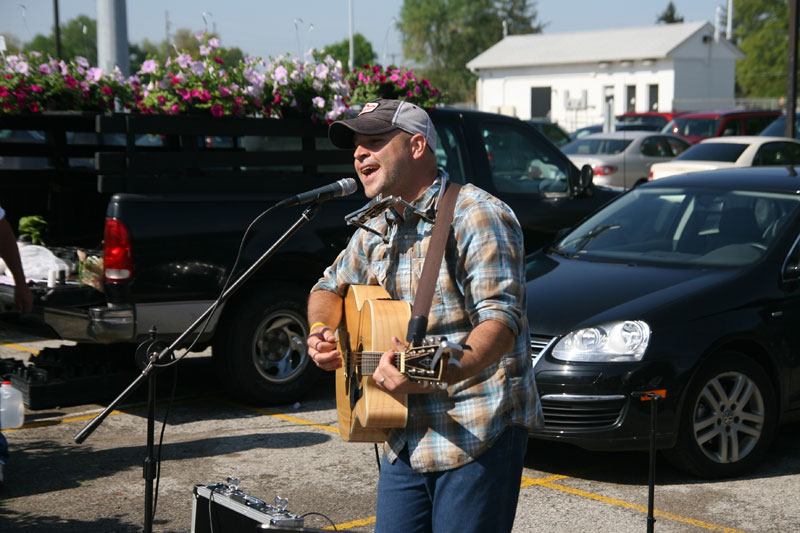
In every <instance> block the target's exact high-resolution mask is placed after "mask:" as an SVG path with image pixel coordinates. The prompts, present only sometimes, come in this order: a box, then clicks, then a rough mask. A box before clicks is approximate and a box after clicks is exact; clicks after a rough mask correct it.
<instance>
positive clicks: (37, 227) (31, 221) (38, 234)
mask: <svg viewBox="0 0 800 533" xmlns="http://www.w3.org/2000/svg"><path fill="white" fill-rule="evenodd" d="M46 229H47V221H46V220H45V219H44V218H43V217H41V216H39V215H31V216H27V217H20V219H19V231H18V234H19V238H21V239H24V240H28V241H30V242H31V243H32V244H39V245H42V246H44V240H43V239H42V235H43V234H44V232H45V230H46Z"/></svg>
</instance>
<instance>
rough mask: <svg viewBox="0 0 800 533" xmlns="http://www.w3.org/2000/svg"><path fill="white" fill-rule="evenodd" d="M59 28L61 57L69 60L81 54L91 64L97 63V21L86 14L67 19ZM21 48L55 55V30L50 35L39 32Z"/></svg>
mask: <svg viewBox="0 0 800 533" xmlns="http://www.w3.org/2000/svg"><path fill="white" fill-rule="evenodd" d="M60 26H61V28H60V30H61V59H65V60H70V59H72V58H73V57H75V56H83V57H85V58H86V59H87V60H88V61H89V64H91V65H96V64H97V21H96V20H94V19H91V18H89V17H87V16H86V15H78V17H77V18H74V19H72V20H68V21H67V22H66V23H64V24H61V25H60ZM23 50H25V51H30V50H35V51H37V52H41V53H43V54H49V55H51V56H53V57H56V38H55V31H54V29H53V31H52V32H51V33H50V35H47V36H45V35H42V34H41V33H39V34H37V35H36V36H34V38H33V40H31V41H29V42H27V43H25V45H24V46H23Z"/></svg>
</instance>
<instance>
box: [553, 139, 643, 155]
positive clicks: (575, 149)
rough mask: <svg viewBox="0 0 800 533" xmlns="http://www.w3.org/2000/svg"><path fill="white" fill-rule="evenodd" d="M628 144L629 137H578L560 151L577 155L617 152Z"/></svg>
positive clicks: (629, 141)
mask: <svg viewBox="0 0 800 533" xmlns="http://www.w3.org/2000/svg"><path fill="white" fill-rule="evenodd" d="M629 144H631V140H630V139H578V140H577V141H572V142H571V143H569V144H568V145H566V146H564V147H563V148H562V149H561V151H562V152H564V153H565V154H578V155H597V154H605V155H608V154H618V153H620V152H621V151H623V150H624V149H625V148H627V147H628V145H629Z"/></svg>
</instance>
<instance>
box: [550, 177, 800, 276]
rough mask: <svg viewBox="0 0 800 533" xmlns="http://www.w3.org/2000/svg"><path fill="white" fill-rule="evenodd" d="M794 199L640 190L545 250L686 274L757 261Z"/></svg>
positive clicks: (797, 199)
mask: <svg viewBox="0 0 800 533" xmlns="http://www.w3.org/2000/svg"><path fill="white" fill-rule="evenodd" d="M798 209H800V196H797V195H793V194H783V193H775V192H764V191H750V190H726V191H721V190H719V189H711V188H695V187H691V188H688V187H687V188H678V187H658V188H650V187H641V188H637V189H634V190H632V191H631V192H629V193H627V194H626V195H624V196H622V197H620V198H619V199H617V200H616V201H614V202H612V203H611V204H609V205H607V206H606V207H605V208H603V209H601V210H600V211H598V212H597V213H595V214H594V215H593V216H592V217H591V218H589V219H587V220H586V221H585V222H584V223H583V224H581V225H580V226H578V227H577V228H576V229H575V230H573V231H572V232H570V233H568V234H567V235H566V237H564V238H563V239H561V240H560V241H559V242H558V243H557V244H556V245H555V246H554V247H553V248H551V251H554V252H556V253H558V254H560V255H564V256H567V257H571V258H575V259H581V260H588V261H597V262H605V263H623V264H638V265H649V266H670V267H676V266H678V267H687V268H695V267H696V268H709V267H717V268H722V267H734V266H741V265H746V264H749V263H752V262H754V261H756V260H758V259H759V258H760V257H761V256H762V255H763V254H764V252H765V251H766V250H768V249H769V247H770V246H771V245H772V243H773V242H774V241H775V238H776V236H777V235H779V234H780V233H781V232H782V231H783V230H784V229H786V228H787V227H788V226H789V224H788V221H790V220H791V219H793V218H794V217H795V216H796V213H797V211H798Z"/></svg>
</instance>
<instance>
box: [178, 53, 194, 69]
mask: <svg viewBox="0 0 800 533" xmlns="http://www.w3.org/2000/svg"><path fill="white" fill-rule="evenodd" d="M175 61H176V62H177V63H178V65H179V66H180V67H181V68H188V67H189V65H190V64H191V62H192V56H190V55H189V54H180V55H178V57H176V58H175Z"/></svg>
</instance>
